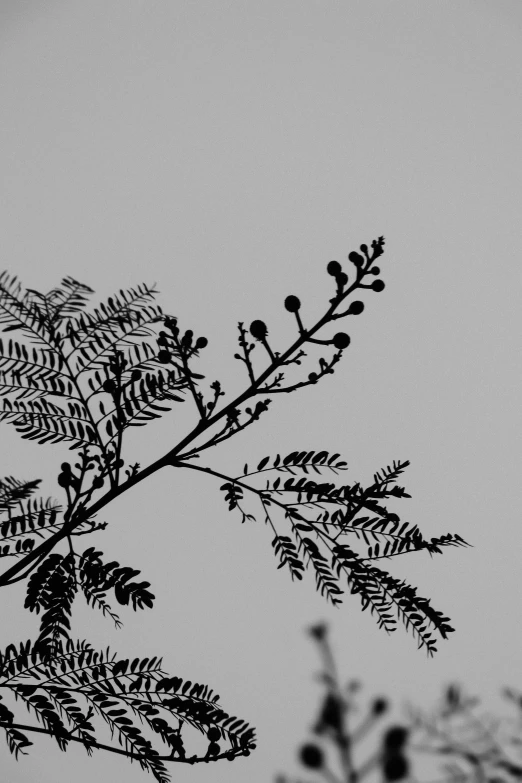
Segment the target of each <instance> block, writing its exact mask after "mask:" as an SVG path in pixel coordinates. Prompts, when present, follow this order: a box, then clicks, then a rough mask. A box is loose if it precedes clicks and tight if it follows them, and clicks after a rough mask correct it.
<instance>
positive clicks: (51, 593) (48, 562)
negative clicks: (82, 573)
mask: <svg viewBox="0 0 522 783" xmlns="http://www.w3.org/2000/svg"><path fill="white" fill-rule="evenodd" d="M77 589H78V587H77V583H76V578H75V562H74V554H73V553H71V552H69V553H68V554H67V555H65V556H63V555H60V554H58V553H56V552H52V553H51V554H50V555H48V557H46V558H45V560H43V561H42V563H40V565H39V566H38V568H37V569H36V570H35V571H33V573H32V575H31V577H30V578H29V581H28V585H27V595H26V599H25V603H24V607H25V608H26V609H29V610H30V611H31V612H33V611H34V612H36V614H39V613H40V611H41V610H43V614H42V619H41V622H40V635H39V637H38V640H37V642H36V645H37V646H39V649H40V651H41V654H42V656H43V655H45V656H47V657H49V656H52V655H53V654H54V653H55V652H56V651H57V649H58V647H59V644H60V642H61V639H62V638H65V639H68V638H69V631H70V630H71V625H70V622H69V617H70V616H71V608H72V604H73V601H74V598H75V595H76V592H77Z"/></svg>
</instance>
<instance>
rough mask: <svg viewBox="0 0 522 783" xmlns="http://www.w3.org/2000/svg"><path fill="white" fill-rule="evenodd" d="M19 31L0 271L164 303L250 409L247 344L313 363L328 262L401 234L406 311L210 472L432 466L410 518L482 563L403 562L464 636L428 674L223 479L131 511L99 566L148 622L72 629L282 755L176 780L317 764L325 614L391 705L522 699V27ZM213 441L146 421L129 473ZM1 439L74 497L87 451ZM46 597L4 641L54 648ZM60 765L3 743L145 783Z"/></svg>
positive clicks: (246, 16) (25, 23)
mask: <svg viewBox="0 0 522 783" xmlns="http://www.w3.org/2000/svg"><path fill="white" fill-rule="evenodd" d="M0 36H1V45H0V101H1V105H2V122H1V123H0V182H1V185H0V197H1V200H2V204H1V213H2V232H1V235H0V243H1V246H2V257H3V262H2V268H5V269H7V270H9V271H10V272H11V273H12V274H17V275H18V276H19V277H20V278H21V280H22V282H23V283H24V284H25V285H27V286H28V287H31V288H36V289H37V290H42V291H47V290H49V289H50V288H51V287H53V286H54V285H57V284H58V283H59V282H60V280H61V279H62V277H64V276H66V275H71V276H72V277H74V278H76V279H79V280H81V281H82V282H85V283H86V284H88V285H89V286H91V287H92V288H94V289H95V290H96V292H97V298H105V297H106V296H108V295H110V294H111V293H113V292H115V291H116V290H118V289H120V288H128V287H131V286H135V285H137V284H139V283H141V282H148V283H151V284H152V283H154V282H155V283H157V287H158V288H159V290H160V291H161V296H160V297H159V300H158V301H159V303H160V304H162V305H163V307H164V308H165V310H167V311H170V312H171V313H173V314H176V315H178V316H179V318H180V321H181V324H182V325H183V326H184V327H185V328H193V329H194V330H195V332H196V334H202V335H206V336H207V337H208V338H209V346H208V348H207V349H206V351H205V352H203V354H202V358H201V360H200V366H201V369H202V371H203V372H205V374H206V375H207V377H208V381H209V382H211V381H212V380H214V379H215V378H219V379H220V381H221V382H222V384H223V386H224V388H225V390H226V391H227V392H228V393H230V394H233V393H234V392H237V391H239V390H240V389H241V388H242V385H243V384H244V381H245V377H244V375H243V373H242V367H241V366H239V362H237V361H235V360H234V359H233V354H234V353H235V351H236V332H237V322H238V321H240V320H243V321H246V322H247V323H249V322H250V320H251V319H253V318H263V319H264V320H266V321H267V322H268V325H269V329H270V333H271V335H273V341H274V344H275V346H276V348H277V349H279V350H280V349H282V348H284V346H285V345H287V344H288V342H289V340H290V339H291V338H293V335H294V325H293V323H292V319H291V317H290V316H289V315H288V314H287V313H286V312H285V311H284V309H283V300H284V297H285V296H287V295H288V294H290V293H293V294H296V295H298V296H299V297H300V298H301V301H302V302H303V311H302V312H303V314H304V317H305V318H306V319H307V321H308V322H309V323H311V322H315V320H317V318H318V317H319V316H320V315H322V313H323V312H324V309H325V305H326V302H327V299H328V298H329V296H331V278H329V277H328V276H327V275H326V273H325V266H326V264H327V262H328V261H330V260H331V259H334V258H335V259H338V260H340V261H341V262H342V261H343V260H345V259H346V255H347V253H348V252H349V251H350V250H354V249H356V248H357V247H358V245H359V244H360V243H361V242H367V243H368V244H369V243H370V241H371V240H372V239H373V238H376V237H378V236H379V235H381V234H384V235H385V237H386V240H387V244H386V254H385V256H384V258H383V259H382V263H381V264H380V266H381V268H382V270H383V278H384V280H385V282H386V290H385V291H384V292H383V293H381V294H375V293H372V292H366V295H364V297H363V298H364V300H365V302H366V310H365V312H364V314H363V315H362V316H361V317H360V318H359V319H353V320H352V321H351V322H350V324H349V326H350V334H351V336H352V345H351V346H350V348H349V350H348V351H347V354H346V357H345V360H344V362H343V363H342V365H341V366H340V367H339V368H338V369H337V371H336V373H335V375H333V376H330V377H328V378H327V379H326V380H325V381H323V383H321V384H320V385H318V386H317V387H315V388H307V389H304V390H302V391H301V392H300V393H295V394H294V395H291V396H288V398H286V395H283V397H284V399H280V398H279V397H276V398H275V400H274V403H273V405H272V409H271V412H270V413H269V414H267V415H266V416H265V417H264V422H263V421H262V422H260V424H259V425H258V427H257V429H256V428H252V429H251V430H250V431H248V432H245V433H243V434H242V435H241V436H239V437H238V438H237V439H235V440H233V441H231V442H230V443H229V444H225V445H224V446H223V447H222V448H221V450H220V451H219V452H218V450H217V449H216V450H215V451H216V453H215V454H209V455H208V459H206V460H205V461H204V462H205V464H209V465H211V466H213V467H218V466H220V465H221V466H225V467H227V468H228V469H230V471H232V472H233V471H235V470H237V472H239V471H240V470H241V468H242V465H243V463H244V462H245V461H246V460H248V461H250V462H252V463H253V462H256V461H258V460H259V459H261V457H263V456H265V455H268V454H273V455H275V454H276V453H278V452H281V453H286V452H288V451H291V450H293V449H294V448H298V449H305V448H306V449H317V450H320V449H327V450H329V451H331V452H335V451H338V452H341V453H342V454H343V456H344V457H345V458H346V459H347V461H348V463H349V466H350V470H349V472H348V473H347V474H345V477H346V480H347V481H350V482H353V481H356V480H361V481H363V482H365V481H368V480H370V479H371V477H372V474H373V472H374V471H375V470H377V469H379V468H381V467H382V466H384V465H386V464H390V463H391V461H392V460H394V459H409V460H411V463H412V465H411V467H410V468H409V469H408V471H407V472H406V474H405V476H404V482H403V483H404V485H405V486H406V488H407V489H408V491H409V492H410V493H411V494H412V495H413V497H412V499H411V500H404V501H402V504H399V505H398V506H397V511H398V512H399V513H401V515H402V517H403V518H404V520H408V521H410V522H415V523H417V524H418V525H419V527H420V528H421V530H422V532H423V533H424V534H425V535H441V534H444V533H447V532H455V533H459V534H460V535H461V536H463V537H464V538H465V539H467V540H468V541H470V543H472V544H473V545H474V548H473V549H467V550H466V549H448V550H446V551H445V553H444V555H443V556H439V557H438V558H434V559H433V560H430V558H429V556H428V555H425V556H424V555H421V554H418V555H411V556H408V557H404V558H401V559H400V562H399V561H397V562H396V564H394V567H393V568H392V566H391V565H390V570H392V571H393V573H396V574H398V575H400V576H401V577H404V578H407V579H408V580H410V581H411V583H412V584H414V585H416V586H418V589H419V593H420V594H421V595H425V596H427V597H430V598H431V599H432V602H433V605H434V606H435V607H436V608H437V609H440V610H441V611H443V612H445V613H446V614H448V615H449V616H450V617H451V620H452V624H453V625H454V627H456V629H457V631H456V633H455V634H453V635H452V637H451V638H450V640H449V641H447V642H445V643H444V642H442V641H441V643H440V644H439V652H438V654H437V656H436V657H435V658H434V659H427V658H426V655H425V653H424V652H421V651H418V650H417V649H416V644H415V642H414V640H413V638H412V637H411V635H409V634H407V633H406V631H405V630H404V629H403V628H402V627H400V628H399V629H398V630H397V632H396V633H395V634H394V635H392V636H390V637H387V636H386V635H385V634H384V632H382V631H379V630H378V629H377V626H376V624H375V622H374V620H373V619H372V618H371V617H370V616H369V614H368V613H365V614H364V615H363V614H362V613H361V611H360V603H359V601H358V599H357V598H356V597H355V596H353V597H350V596H348V597H347V598H346V601H345V603H344V605H343V606H341V608H339V609H333V608H331V607H330V606H328V605H327V604H326V602H325V601H324V599H322V598H321V596H320V595H318V594H316V592H315V583H314V578H313V575H312V573H309V574H308V575H307V578H305V580H304V582H303V583H300V584H298V583H292V581H291V579H290V576H289V574H288V573H287V572H286V571H285V570H284V569H281V570H277V568H276V566H277V561H276V560H275V558H274V555H273V553H272V549H271V546H270V540H271V536H270V531H269V530H267V529H266V528H265V526H264V525H263V522H262V516H261V514H260V513H259V519H258V522H257V523H251V524H249V525H246V524H245V525H241V524H240V518H239V516H237V515H236V514H234V513H229V512H228V510H227V507H226V504H225V503H224V500H223V496H222V493H221V492H220V491H219V482H218V481H216V482H214V481H213V480H212V479H209V480H208V481H204V480H203V478H202V477H201V476H199V475H196V474H192V473H189V472H188V471H187V474H188V475H187V474H182V475H180V474H177V473H174V472H172V473H171V474H170V475H169V474H168V473H167V472H163V473H161V474H157V475H156V476H155V477H154V478H153V479H152V480H151V481H149V482H147V483H145V482H144V483H143V484H140V486H139V487H138V488H137V489H136V490H135V491H134V492H133V493H129V494H128V495H127V496H125V497H123V498H122V499H120V501H119V502H118V503H115V504H114V505H113V506H111V508H110V510H109V509H108V510H107V514H106V517H105V518H106V519H107V521H109V522H110V525H109V528H108V529H107V530H106V531H105V533H103V534H98V536H97V538H96V540H94V539H90V540H89V545H95V546H96V547H97V548H100V549H102V550H103V551H104V552H105V554H106V556H107V559H119V560H120V561H121V562H122V563H123V564H125V565H131V566H133V567H135V568H140V569H141V571H142V574H143V578H144V579H149V580H150V581H151V582H152V584H153V591H154V592H155V594H156V596H157V600H156V605H155V608H154V610H153V611H148V612H144V613H140V614H134V613H133V612H132V611H129V612H124V611H123V610H122V611H121V612H120V614H121V616H122V619H123V620H124V621H125V626H124V628H123V629H122V630H120V631H117V630H116V629H114V627H113V626H111V624H110V623H109V621H108V620H104V619H103V617H102V616H101V615H98V614H96V613H93V612H90V611H89V610H87V609H83V608H82V605H81V603H80V601H79V602H78V606H77V607H76V614H75V619H76V622H75V627H74V631H75V632H76V633H77V635H78V636H80V637H81V638H85V637H87V638H88V639H89V640H90V641H91V642H92V643H93V644H95V645H97V646H106V645H107V644H110V646H111V648H112V649H113V650H115V651H117V652H119V653H121V654H122V656H125V655H140V656H145V655H148V656H152V655H155V654H163V656H164V663H165V667H166V668H167V669H168V670H169V671H170V672H171V673H172V674H177V675H180V676H183V677H185V678H187V679H192V680H193V681H194V680H196V681H198V682H205V683H208V684H209V685H210V686H211V687H212V688H213V689H214V690H215V691H216V692H218V693H219V694H220V695H221V700H222V704H223V706H224V708H225V709H227V710H228V711H230V712H231V713H232V714H235V715H239V716H241V717H243V718H245V719H246V720H247V721H249V722H250V723H251V724H253V725H255V726H256V727H257V732H258V740H259V744H258V749H257V751H256V752H255V754H253V755H252V756H251V757H250V758H249V759H242V760H239V761H237V762H234V763H233V764H229V763H225V762H222V763H219V764H216V765H213V766H212V767H210V768H209V767H207V766H206V765H204V766H203V765H201V766H199V767H195V768H190V767H187V766H184V765H183V766H173V767H172V772H173V779H175V780H178V781H187V782H190V783H200V781H201V782H202V783H203V782H204V781H209V780H212V783H240V781H241V782H243V781H245V780H247V779H248V780H249V781H251V782H252V783H267V782H268V781H272V780H273V777H274V774H275V773H276V772H277V771H281V772H282V771H286V772H291V771H293V770H294V769H295V765H294V759H295V748H296V745H297V744H298V743H299V742H300V741H301V740H302V739H304V738H305V737H306V729H307V727H308V725H309V723H310V721H311V719H312V712H313V710H314V709H315V706H316V703H317V699H318V696H319V693H320V690H319V687H318V685H317V683H314V682H313V679H312V677H313V674H314V672H316V671H317V670H318V658H317V656H316V650H315V649H314V647H313V646H312V644H311V643H310V642H309V641H308V640H307V638H306V637H305V636H304V634H303V630H304V628H305V627H306V626H308V625H310V624H311V623H314V622H316V621H318V620H321V619H325V620H328V621H329V622H330V623H331V624H332V633H333V639H334V645H335V649H336V651H337V653H338V657H339V663H340V666H341V669H342V671H343V673H344V675H345V677H346V678H348V677H359V678H361V679H362V680H363V681H364V683H365V684H366V686H367V689H368V693H372V692H379V691H383V692H385V693H388V694H390V696H392V697H394V698H395V699H396V700H398V701H399V703H400V701H401V700H403V699H407V698H409V699H411V700H412V701H415V702H416V703H420V704H422V705H425V706H428V705H429V704H431V703H432V701H433V700H434V699H435V697H436V696H437V695H438V694H439V692H440V688H441V686H442V684H443V683H445V682H447V681H448V680H449V679H453V678H459V679H461V680H463V681H464V682H465V684H466V685H467V687H468V688H469V689H470V690H472V691H473V690H474V691H477V692H479V693H480V694H481V695H482V696H483V697H484V698H485V699H486V701H487V703H489V704H491V705H496V704H497V702H496V700H495V694H496V693H497V692H498V690H499V688H500V687H501V686H502V685H507V684H510V685H512V686H514V687H517V686H518V687H520V686H522V668H521V663H520V649H521V646H522V622H521V619H522V617H521V615H522V601H521V591H520V578H519V573H520V547H521V544H522V533H521V530H522V526H521V521H520V502H519V487H520V468H521V459H520V457H521V454H520V431H521V428H520V425H521V421H520V412H519V411H520V380H521V377H520V362H519V355H520V340H519V334H520V327H521V323H520V316H519V312H520V292H521V284H522V275H521V272H520V260H519V258H520V247H521V245H522V241H521V240H522V236H521V234H522V229H521V221H520V198H521V171H522V168H521V163H522V147H521V143H520V128H521V121H522V109H521V99H520V82H521V75H522V74H521V70H522V55H521V51H522V46H521V37H522V9H521V7H520V4H519V3H518V2H504V0H496V2H494V3H493V2H489V3H486V2H483V1H482V0H474V2H467V1H466V0H460V2H459V3H448V2H436V3H419V2H416V1H412V2H404V1H403V0H395V2H393V3H389V2H383V1H379V2H376V1H375V0H364V2H354V1H353V0H345V2H342V3H334V2H319V0H315V1H312V0H300V2H285V0H283V1H281V0H278V1H277V2H275V0H265V1H264V2H263V3H242V2H220V3H211V2H208V0H207V2H200V3H190V2H186V1H185V0H178V2H176V3H168V2H164V0H161V1H160V0H149V1H148V2H145V0H126V1H125V2H119V1H118V2H116V0H103V2H101V1H98V0H91V2H89V3H85V2H77V0H69V2H67V3H63V2H48V3H45V4H41V3H40V4H37V3H31V2H27V3H14V2H13V3H8V2H4V3H3V4H2V7H1V8H0ZM346 263H347V262H346ZM96 301H97V299H96ZM343 323H344V322H343ZM318 355H319V354H318ZM311 361H312V364H314V365H315V363H316V359H314V360H311ZM311 369H313V367H312V366H307V367H306V372H309V371H310V370H311ZM194 421H195V419H194V411H192V410H191V408H190V403H188V402H187V403H186V404H185V405H183V406H178V408H175V409H174V411H173V412H172V413H171V414H170V415H169V416H168V417H166V418H164V419H163V420H162V421H161V422H160V423H154V424H153V425H150V426H149V427H147V428H143V429H139V430H138V429H135V430H134V431H133V432H132V433H131V434H130V435H129V436H128V446H127V450H126V452H125V457H126V458H128V459H129V460H130V461H136V460H137V459H138V460H140V461H141V462H142V463H143V464H146V463H147V462H149V461H150V460H152V459H154V458H155V457H157V456H159V455H160V454H162V453H163V452H164V451H165V450H166V449H167V448H168V446H169V445H173V444H174V443H175V442H177V440H179V438H180V436H181V435H182V434H183V433H184V432H185V431H186V430H187V429H188V428H189V427H190V426H191V425H192V423H193V422H194ZM2 439H3V440H2V449H1V451H0V475H1V476H5V475H13V476H16V477H20V478H28V479H29V478H37V477H41V478H43V479H44V487H45V490H44V494H49V495H52V496H54V497H60V495H59V494H58V486H57V485H56V477H57V473H58V467H59V464H60V462H61V461H62V459H63V458H64V457H65V455H67V454H69V452H68V451H67V449H66V448H65V447H63V446H38V445H36V444H34V443H32V442H30V441H23V440H21V439H20V437H19V436H18V434H17V433H16V431H15V430H14V428H12V427H9V426H8V425H7V424H3V425H2ZM225 446H226V447H225ZM343 478H344V477H343ZM250 510H251V511H252V512H258V508H257V507H255V505H253V506H252V508H251V509H250ZM281 532H283V531H282V528H281ZM123 539H124V540H123ZM24 595H25V592H24V588H23V587H20V588H12V589H10V591H5V594H4V595H3V604H2V626H3V631H2V646H5V645H6V644H7V643H8V642H11V641H15V640H17V639H26V638H28V637H29V636H35V635H36V630H37V619H38V618H36V617H32V616H30V615H29V614H28V613H27V612H24V611H23V610H22V605H23V599H24ZM25 615H27V616H25ZM87 624H89V625H87ZM20 719H24V720H25V716H24V713H23V712H22V713H20ZM34 742H35V746H34V747H33V748H32V749H31V754H30V755H29V756H28V757H26V758H24V759H23V760H22V761H20V762H19V763H17V762H15V761H14V759H13V757H11V756H10V755H9V753H8V750H7V746H5V745H4V743H3V740H2V745H3V747H2V746H0V758H1V764H2V768H3V769H4V770H5V772H4V775H3V779H4V780H6V781H7V783H29V781H31V783H32V782H33V781H38V783H51V782H52V783H69V781H70V780H73V779H74V780H75V781H78V783H83V782H84V781H91V780H97V781H99V783H106V782H107V783H108V782H109V781H112V780H114V779H119V778H120V777H121V778H122V779H125V780H127V781H129V783H133V782H134V781H141V780H144V779H147V776H146V773H144V772H142V771H141V770H140V769H139V767H138V765H137V764H134V765H132V766H130V765H129V763H128V762H127V761H125V760H124V759H120V758H118V757H113V756H111V755H110V754H107V753H102V752H99V753H97V754H95V756H94V757H93V759H91V760H89V759H88V758H87V756H86V754H85V752H84V750H83V749H82V748H78V749H75V748H72V749H71V750H70V751H68V752H67V754H61V753H60V752H59V751H58V750H57V749H56V746H55V744H54V743H52V742H51V741H49V740H48V739H46V738H44V739H42V740H41V741H40V740H39V739H37V738H35V739H34ZM151 779H152V778H151Z"/></svg>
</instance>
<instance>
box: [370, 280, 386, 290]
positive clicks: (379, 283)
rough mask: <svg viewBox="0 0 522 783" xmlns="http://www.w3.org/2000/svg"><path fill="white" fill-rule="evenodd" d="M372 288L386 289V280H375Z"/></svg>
mask: <svg viewBox="0 0 522 783" xmlns="http://www.w3.org/2000/svg"><path fill="white" fill-rule="evenodd" d="M372 288H373V290H374V291H377V292H379V291H384V280H374V281H373V283H372Z"/></svg>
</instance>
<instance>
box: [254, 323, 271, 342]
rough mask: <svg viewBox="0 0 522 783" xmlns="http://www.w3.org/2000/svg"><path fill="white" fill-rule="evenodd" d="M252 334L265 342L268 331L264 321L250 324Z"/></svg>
mask: <svg viewBox="0 0 522 783" xmlns="http://www.w3.org/2000/svg"><path fill="white" fill-rule="evenodd" d="M250 334H251V335H252V337H255V338H256V340H264V339H265V337H266V336H267V334H268V329H267V328H266V324H265V322H264V321H252V323H251V324H250Z"/></svg>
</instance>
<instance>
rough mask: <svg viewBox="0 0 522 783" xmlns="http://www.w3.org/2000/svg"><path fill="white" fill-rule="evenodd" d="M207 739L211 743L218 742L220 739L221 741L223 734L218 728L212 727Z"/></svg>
mask: <svg viewBox="0 0 522 783" xmlns="http://www.w3.org/2000/svg"><path fill="white" fill-rule="evenodd" d="M207 737H208V738H209V740H210V741H211V742H216V741H217V740H218V739H221V732H220V730H219V729H218V727H217V726H211V727H210V728H209V730H208V731H207Z"/></svg>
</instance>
